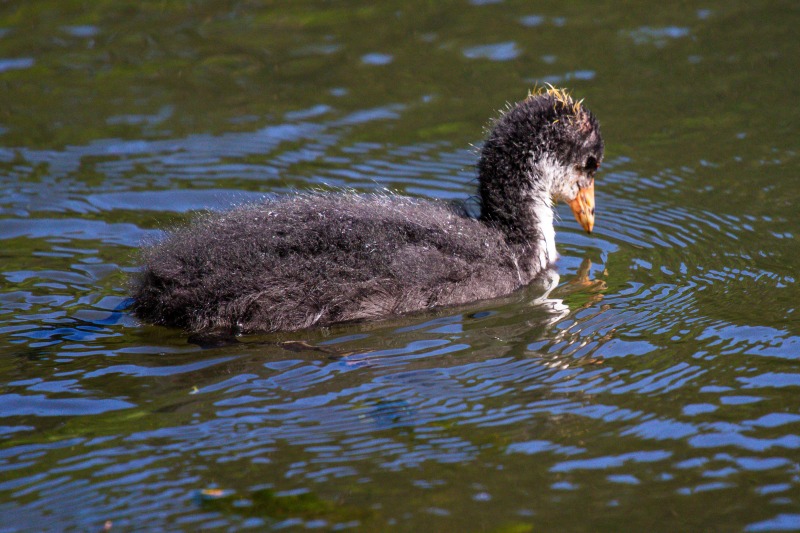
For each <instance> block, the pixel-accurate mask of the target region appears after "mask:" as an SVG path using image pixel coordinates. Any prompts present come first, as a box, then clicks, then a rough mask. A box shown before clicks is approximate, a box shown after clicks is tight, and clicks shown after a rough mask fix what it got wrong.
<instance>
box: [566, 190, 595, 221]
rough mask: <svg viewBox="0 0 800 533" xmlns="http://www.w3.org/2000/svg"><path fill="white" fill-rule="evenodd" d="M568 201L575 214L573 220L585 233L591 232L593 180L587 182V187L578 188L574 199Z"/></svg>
mask: <svg viewBox="0 0 800 533" xmlns="http://www.w3.org/2000/svg"><path fill="white" fill-rule="evenodd" d="M568 203H569V206H570V207H571V208H572V213H573V214H574V215H575V220H577V221H578V223H579V224H580V225H581V226H582V227H583V229H585V230H586V232H587V233H591V232H592V228H593V227H594V180H592V181H591V183H589V186H588V187H585V188H583V189H579V190H578V195H577V196H576V197H575V199H574V200H572V201H571V202H568Z"/></svg>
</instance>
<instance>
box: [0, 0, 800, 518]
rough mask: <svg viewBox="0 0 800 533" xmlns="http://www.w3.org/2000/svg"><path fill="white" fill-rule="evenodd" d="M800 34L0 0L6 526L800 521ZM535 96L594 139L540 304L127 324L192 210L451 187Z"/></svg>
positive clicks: (711, 24)
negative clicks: (307, 318) (252, 323)
mask: <svg viewBox="0 0 800 533" xmlns="http://www.w3.org/2000/svg"><path fill="white" fill-rule="evenodd" d="M798 26H800V12H799V11H798V4H797V3H796V2H767V1H748V2H736V1H724V2H723V1H716V0H712V1H709V2H703V3H694V2H684V3H681V4H671V3H666V2H652V3H646V2H632V3H626V4H625V6H624V7H623V6H622V5H621V4H618V3H614V2H607V3H602V2H599V3H598V2H581V3H578V2H575V3H566V2H545V3H541V4H538V5H531V4H529V3H526V2H512V1H505V2H504V1H498V0H480V1H479V0H473V1H472V2H468V1H459V2H456V1H445V2H424V1H404V2H376V3H372V2H353V1H349V2H347V1H343V2H336V3H333V2H324V1H322V0H316V1H280V2H277V1H276V2H244V1H242V2H235V1H192V2H189V1H181V2H127V1H116V2H94V3H91V2H88V3H87V2H78V1H68V0H58V1H55V0H49V1H47V0H40V1H37V2H7V3H3V5H2V6H0V192H1V193H2V194H0V417H2V418H1V419H0V531H17V530H19V531H22V530H40V529H47V530H61V529H68V530H81V531H97V530H99V529H101V528H102V527H103V526H104V524H105V523H106V521H111V525H112V530H123V531H126V530H134V529H142V530H145V529H147V530H151V529H169V530H175V529H186V530H192V529H196V528H198V527H200V526H201V525H202V526H205V527H207V528H211V529H219V530H226V529H240V528H246V527H252V528H255V529H269V528H275V529H278V528H289V529H292V528H296V529H303V528H307V529H320V530H339V529H348V528H352V529H358V530H367V531H379V530H385V529H390V528H392V527H393V528H394V529H396V530H399V531H412V530H413V531H496V532H526V531H620V530H622V529H626V530H631V531H636V530H638V531H644V530H650V531H689V530H703V531H710V530H719V531H736V530H746V531H775V530H798V529H800V368H799V366H800V365H799V364H798V359H800V312H799V311H798V306H799V305H800V304H799V303H798V302H800V290H799V289H798V283H797V278H798V275H800V273H799V272H798V270H799V269H798V263H799V262H800V245H798V234H800V214H798V204H800V193H798V190H800V188H798V184H800V181H798V179H799V176H798V165H797V162H798V158H797V149H798V147H797V140H798V136H797V126H796V125H797V124H798V123H799V122H800V109H799V108H798V105H797V102H798V96H800V94H798V92H799V90H798V83H797V73H798V71H800V53H799V52H800V47H798V40H797V27H798ZM537 81H538V82H539V83H540V84H541V83H542V82H550V83H554V84H557V85H566V86H568V87H571V88H572V89H573V90H574V94H575V95H576V96H578V97H579V98H584V97H585V98H586V103H587V105H588V106H589V107H590V108H592V109H593V111H594V112H595V113H596V114H597V115H598V116H599V118H600V120H601V121H602V124H603V131H604V134H605V137H606V142H607V158H606V162H605V163H604V165H603V169H602V172H601V175H600V177H599V178H598V186H597V201H598V220H597V225H596V232H595V233H594V234H593V235H592V236H586V235H585V234H583V233H581V232H580V231H579V228H578V226H577V224H576V223H575V222H574V221H573V220H572V217H571V215H570V214H569V212H568V210H564V209H561V210H560V215H561V219H562V221H561V222H560V223H559V227H558V243H559V251H560V253H561V254H562V258H561V260H560V263H559V273H560V275H561V286H560V287H559V289H558V290H557V291H556V293H554V294H553V295H552V297H551V298H550V299H548V300H542V299H541V298H538V296H540V295H539V294H537V292H536V291H535V290H533V289H531V290H528V291H525V292H522V293H519V294H515V295H512V296H511V297H509V298H507V299H504V300H502V301H495V302H485V303H482V304H477V305H475V306H471V307H469V308H461V309H449V310H442V311H441V312H439V313H437V314H430V315H422V316H414V317H406V318H404V319H400V320H397V321H393V322H386V323H381V324H373V325H353V326H347V327H340V328H335V329H331V330H323V331H310V332H301V333H296V334H292V335H274V336H265V337H244V338H240V339H239V340H240V342H239V343H238V344H236V345H233V346H224V347H205V348H201V347H199V346H197V345H195V344H192V343H189V342H187V338H186V336H185V335H184V334H183V333H181V332H180V331H173V330H168V329H164V328H158V327H151V326H144V325H140V324H138V323H137V322H136V320H134V319H133V318H131V317H130V316H129V315H127V314H126V313H125V312H124V311H123V310H121V309H122V308H123V307H124V304H125V298H126V289H125V286H126V279H127V276H128V274H129V273H130V272H132V271H134V270H135V264H136V262H135V251H136V248H137V246H138V245H139V243H140V242H141V241H142V240H146V239H148V238H152V237H154V236H157V235H158V234H159V231H160V228H163V227H165V226H169V225H170V224H174V223H178V222H180V221H183V220H185V219H186V217H188V216H190V215H191V212H192V211H195V210H200V209H204V208H224V207H226V206H230V205H232V204H235V203H240V202H244V201H250V200H255V199H258V198H260V197H261V196H262V195H264V194H268V193H281V192H287V191H291V190H295V189H309V188H316V187H325V186H345V187H352V188H355V189H357V190H360V191H369V190H375V189H380V188H390V189H392V190H397V191H400V192H403V193H407V194H411V195H416V196H424V197H436V198H445V199H450V198H462V197H466V196H468V195H469V194H471V193H472V188H473V186H474V177H475V173H474V170H473V167H472V164H473V160H474V154H473V151H472V149H471V148H470V144H477V143H479V142H480V139H481V137H482V128H483V126H484V125H485V124H486V122H487V120H488V118H489V117H491V116H494V115H495V114H496V110H497V109H499V108H501V107H502V106H503V105H504V103H505V102H506V101H510V100H517V99H520V98H522V97H524V96H525V94H526V91H527V89H528V88H530V87H531V86H533V84H534V83H536V82H537ZM286 341H303V342H305V343H308V344H309V345H313V346H318V347H319V348H318V349H317V350H309V349H302V345H298V343H294V344H291V343H290V344H285V342H286ZM282 343H283V344H282ZM209 489H218V491H219V492H208V490H209ZM204 491H206V492H204Z"/></svg>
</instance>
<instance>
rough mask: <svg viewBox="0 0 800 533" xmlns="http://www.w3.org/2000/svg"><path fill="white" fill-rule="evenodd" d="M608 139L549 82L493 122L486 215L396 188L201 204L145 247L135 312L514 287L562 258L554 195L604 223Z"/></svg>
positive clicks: (375, 301)
mask: <svg viewBox="0 0 800 533" xmlns="http://www.w3.org/2000/svg"><path fill="white" fill-rule="evenodd" d="M602 159H603V140H602V137H601V135H600V129H599V125H598V122H597V120H596V119H595V117H594V115H593V114H592V113H591V112H590V111H589V110H588V109H586V108H585V107H584V106H583V105H582V102H578V101H575V100H574V99H573V98H572V97H571V96H570V95H569V94H568V93H567V92H566V91H564V90H560V89H555V88H553V87H550V88H549V89H547V90H539V91H536V92H535V93H534V94H531V95H529V96H528V97H527V98H526V99H525V100H523V101H521V102H519V103H517V104H516V105H514V106H510V107H509V109H508V110H507V111H506V112H505V113H503V114H502V116H501V117H500V118H498V119H497V120H496V121H494V123H493V125H492V127H491V132H490V133H489V135H488V138H487V139H486V141H485V143H484V145H483V148H482V150H481V155H480V159H479V161H478V183H479V187H478V193H479V198H480V208H481V211H480V216H479V218H477V219H476V218H470V217H469V216H468V215H467V214H466V210H465V209H463V208H461V209H459V208H457V207H453V206H452V205H451V204H446V203H443V202H438V201H431V200H422V199H416V198H408V197H400V196H395V195H390V194H369V195H361V194H354V193H330V194H322V193H311V194H308V193H306V194H294V195H290V196H285V197H281V198H278V199H270V200H266V201H264V202H263V203H258V204H255V205H246V206H243V207H238V208H235V209H233V210H231V211H228V212H223V213H215V214H207V215H205V216H201V217H200V218H198V219H196V220H195V221H193V222H191V223H190V224H189V225H188V226H186V227H184V228H180V229H176V230H174V231H172V232H171V233H170V234H169V235H168V236H167V237H166V238H165V239H163V240H162V241H161V242H159V243H157V244H154V245H152V246H149V247H146V248H145V249H144V250H143V252H142V259H143V263H144V265H143V268H142V270H141V272H140V273H139V275H138V276H137V277H136V278H135V279H134V281H133V291H132V292H133V294H132V296H133V299H134V303H133V307H132V308H133V312H134V313H135V314H136V315H137V316H138V317H140V318H141V319H142V320H144V321H147V322H151V323H154V324H163V325H167V326H177V327H181V328H184V329H186V330H188V331H190V332H193V333H221V334H228V335H229V334H238V333H253V332H273V331H289V330H297V329H302V328H308V327H312V326H328V325H331V324H335V323H339V322H346V321H357V320H375V319H380V318H385V317H388V316H390V315H397V314H402V313H408V312H411V311H418V310H423V309H430V308H434V307H440V306H447V305H457V304H465V303H468V302H472V301H476V300H481V299H487V298H493V297H498V296H502V295H505V294H508V293H510V292H512V291H514V290H515V289H518V288H520V287H522V286H524V285H527V284H528V283H530V282H531V281H533V280H534V279H535V278H536V277H537V275H538V274H540V273H541V272H542V271H544V270H545V269H547V268H548V266H549V265H551V264H552V263H553V262H554V261H555V260H556V257H557V254H556V246H555V232H554V230H553V200H556V201H558V200H562V201H565V202H567V203H569V205H570V206H571V207H572V211H573V212H574V214H575V217H576V218H577V220H578V221H579V222H580V224H581V225H582V226H583V228H584V229H585V230H586V231H588V232H591V230H592V226H593V224H594V174H595V171H596V170H597V168H598V167H599V165H600V162H601V161H602Z"/></svg>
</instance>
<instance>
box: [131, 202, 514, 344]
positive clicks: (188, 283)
mask: <svg viewBox="0 0 800 533" xmlns="http://www.w3.org/2000/svg"><path fill="white" fill-rule="evenodd" d="M143 256H144V257H143V259H144V269H143V271H142V274H141V275H140V277H139V278H138V279H137V280H136V282H135V286H134V294H133V296H134V302H135V303H134V312H136V314H137V315H139V316H140V317H141V318H143V319H145V320H148V321H151V322H155V323H160V324H166V325H173V326H179V327H184V328H186V329H189V330H193V331H204V330H224V331H235V332H255V331H278V330H284V331H285V330H294V329H301V328H306V327H310V326H313V325H328V324H333V323H336V322H343V321H348V320H361V319H375V318H381V317H385V316H390V315H395V314H401V313H406V312H410V311H415V310H420V309H426V308H432V307H437V306H441V305H452V304H460V303H466V302H469V301H474V300H478V299H485V298H491V297H495V296H500V295H502V294H507V293H509V292H511V291H513V290H514V289H516V288H517V287H519V286H520V285H521V284H522V281H523V280H521V279H520V278H519V272H518V271H517V267H516V264H515V261H514V257H513V254H512V253H511V251H510V250H509V249H508V247H507V245H506V243H505V240H504V238H503V236H502V234H501V233H500V232H499V231H497V230H496V229H494V228H492V227H490V226H488V225H486V224H484V223H481V222H479V221H477V220H473V219H471V218H468V217H466V216H462V215H460V214H459V213H457V212H456V211H455V210H454V209H452V208H450V207H449V206H447V205H446V204H443V203H440V202H432V201H426V200H418V199H411V198H404V197H397V196H390V195H356V194H349V193H348V194H326V195H323V194H302V195H293V196H288V197H284V198H281V199H277V200H268V201H266V202H264V203H262V204H256V205H249V206H244V207H240V208H238V209H234V210H232V211H228V212H225V213H220V214H209V215H206V216H204V217H201V218H199V219H198V220H196V221H195V222H193V223H192V224H191V225H189V226H187V227H185V228H182V229H179V230H177V231H175V232H173V233H171V234H169V235H168V236H167V237H166V238H165V239H164V240H163V241H161V242H160V243H158V244H155V245H153V246H151V247H149V248H147V249H145V250H144V252H143ZM525 281H527V280H525Z"/></svg>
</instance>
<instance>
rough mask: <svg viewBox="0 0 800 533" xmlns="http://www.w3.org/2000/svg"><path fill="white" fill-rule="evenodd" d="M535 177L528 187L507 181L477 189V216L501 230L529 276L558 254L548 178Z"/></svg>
mask: <svg viewBox="0 0 800 533" xmlns="http://www.w3.org/2000/svg"><path fill="white" fill-rule="evenodd" d="M537 178H540V179H535V180H531V181H530V182H529V183H533V186H532V187H528V188H521V187H519V185H517V184H508V185H511V186H506V187H502V188H497V189H495V188H492V187H488V188H487V187H483V186H482V187H481V190H480V193H481V201H482V205H481V219H482V220H484V221H486V222H489V223H493V224H495V225H496V226H497V227H498V228H499V229H500V230H501V231H503V233H504V234H505V236H506V241H507V242H508V244H509V246H510V247H511V248H512V250H513V251H514V253H515V255H516V259H517V262H518V263H519V266H520V268H522V269H523V270H524V271H525V272H527V273H528V274H529V275H530V276H535V275H536V274H537V273H539V272H541V271H542V270H544V269H546V268H547V267H548V266H549V265H551V264H552V263H554V262H555V261H556V259H557V258H558V253H557V252H556V235H555V229H554V227H553V218H554V215H553V203H552V200H551V196H550V187H549V182H548V181H547V179H546V177H545V176H537ZM513 185H517V186H516V187H515V186H513Z"/></svg>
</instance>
